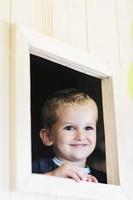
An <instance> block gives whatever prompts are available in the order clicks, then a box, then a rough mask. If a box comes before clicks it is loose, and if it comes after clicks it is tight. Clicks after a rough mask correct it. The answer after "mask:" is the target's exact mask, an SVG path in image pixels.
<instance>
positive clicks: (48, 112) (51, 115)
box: [41, 88, 98, 129]
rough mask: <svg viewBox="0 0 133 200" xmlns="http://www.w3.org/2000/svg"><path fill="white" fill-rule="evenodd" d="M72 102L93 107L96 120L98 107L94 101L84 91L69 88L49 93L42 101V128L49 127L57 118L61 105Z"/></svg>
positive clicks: (72, 103) (67, 104)
mask: <svg viewBox="0 0 133 200" xmlns="http://www.w3.org/2000/svg"><path fill="white" fill-rule="evenodd" d="M74 104H87V105H89V106H91V107H93V108H94V112H95V113H96V120H97V119H98V108H97V105H96V103H95V101H94V100H93V99H92V98H91V97H90V96H89V95H88V94H87V93H86V92H84V91H81V90H79V89H74V88H69V89H63V90H58V91H56V92H54V93H53V94H52V95H50V96H49V97H48V98H47V99H46V101H45V102H44V105H43V109H42V115H41V117H42V124H43V128H47V129H50V128H51V127H52V125H53V124H54V123H56V121H57V120H58V115H57V109H58V108H59V107H62V106H71V105H74Z"/></svg>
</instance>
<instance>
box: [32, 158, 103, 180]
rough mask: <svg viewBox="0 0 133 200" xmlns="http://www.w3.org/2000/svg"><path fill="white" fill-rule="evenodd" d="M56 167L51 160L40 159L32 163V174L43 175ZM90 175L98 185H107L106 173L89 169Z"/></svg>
mask: <svg viewBox="0 0 133 200" xmlns="http://www.w3.org/2000/svg"><path fill="white" fill-rule="evenodd" d="M58 167H59V166H58V165H57V164H55V163H54V162H53V160H52V159H51V158H45V159H40V160H37V161H34V162H33V163H32V173H37V174H45V173H47V172H51V171H53V170H55V169H56V168H58ZM90 174H91V175H92V176H95V177H96V178H97V180H98V182H99V183H107V177H106V173H104V172H102V171H99V170H97V169H94V168H91V167H90Z"/></svg>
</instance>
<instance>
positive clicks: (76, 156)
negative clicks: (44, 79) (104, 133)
mask: <svg viewBox="0 0 133 200" xmlns="http://www.w3.org/2000/svg"><path fill="white" fill-rule="evenodd" d="M97 120H98V108H97V105H96V103H95V102H94V100H93V99H92V98H90V97H89V96H88V94H87V93H85V92H82V91H80V90H78V89H72V88H71V89H64V90H60V91H57V92H55V93H54V94H53V95H51V96H50V97H49V98H48V99H47V100H46V101H45V103H44V106H43V110H42V122H43V128H42V129H41V130H40V137H41V140H42V141H43V143H44V145H47V146H51V145H52V148H53V152H54V154H55V157H54V158H52V159H51V158H49V159H48V158H47V159H45V158H44V159H40V160H39V161H35V162H33V164H32V172H33V173H41V174H46V175H51V176H58V177H65V178H72V179H74V180H75V181H77V182H79V181H89V182H95V183H97V182H101V183H106V175H105V173H103V172H101V171H98V170H96V169H93V168H91V167H89V166H87V165H86V161H87V157H88V156H89V155H90V154H91V153H92V152H93V151H94V149H95V146H96V124H97Z"/></svg>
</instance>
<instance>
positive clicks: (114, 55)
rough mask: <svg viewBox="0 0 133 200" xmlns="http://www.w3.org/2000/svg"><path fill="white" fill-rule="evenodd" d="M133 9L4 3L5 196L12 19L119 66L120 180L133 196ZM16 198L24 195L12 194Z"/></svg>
mask: <svg viewBox="0 0 133 200" xmlns="http://www.w3.org/2000/svg"><path fill="white" fill-rule="evenodd" d="M10 4H11V5H10ZM132 13H133V3H132V1H131V0H117V1H116V0H101V1H96V0H28V1H27V0H23V1H22V0H12V1H10V0H1V1H0V163H3V164H2V165H1V166H0V177H1V178H0V190H1V191H2V192H1V193H2V195H4V197H5V199H6V198H7V199H8V192H7V191H8V188H9V183H10V174H9V169H10V162H9V161H10V158H9V155H10V153H9V152H10V145H9V143H10V136H9V130H10V120H9V118H10V114H9V113H10V112H9V109H10V95H11V94H10V68H9V65H10V20H11V23H19V24H21V25H24V26H26V27H28V28H31V29H33V30H35V31H38V32H41V33H43V34H45V35H49V36H52V37H54V38H56V39H58V40H61V41H63V42H65V43H67V44H69V45H71V46H74V47H76V48H79V49H82V50H83V51H85V52H86V51H87V52H89V53H91V54H92V55H94V56H99V57H100V58H102V59H104V58H108V60H109V62H111V63H113V64H114V65H116V70H117V66H118V67H119V65H120V74H119V76H117V77H116V80H115V85H114V100H115V108H116V125H117V133H118V156H119V166H120V178H121V180H120V181H121V184H122V187H123V189H124V190H125V192H126V193H128V196H129V197H130V198H131V197H132V194H133V193H132V188H131V185H132V179H133V173H132V168H133V154H132V146H133V145H132V140H133V136H132V130H133V123H132V114H133V99H132V98H131V96H130V94H129V90H128V89H129V87H128V71H129V67H130V66H131V63H132V62H133V58H132V52H133V37H132V35H131V25H132V23H133V14H132ZM3 152H4V153H3ZM5 191H6V192H5ZM13 198H15V199H21V198H22V196H21V195H18V194H13ZM24 198H25V199H26V198H28V197H27V196H25V197H24ZM32 198H33V196H32ZM37 198H39V197H37ZM34 199H36V198H35V196H34ZM40 199H41V197H40Z"/></svg>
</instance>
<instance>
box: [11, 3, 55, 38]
mask: <svg viewBox="0 0 133 200" xmlns="http://www.w3.org/2000/svg"><path fill="white" fill-rule="evenodd" d="M12 23H18V24H21V25H24V26H26V27H28V28H31V29H33V30H35V31H38V32H40V33H43V34H46V35H49V36H51V35H52V26H53V25H52V0H28V1H27V0H23V1H21V0H12Z"/></svg>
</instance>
